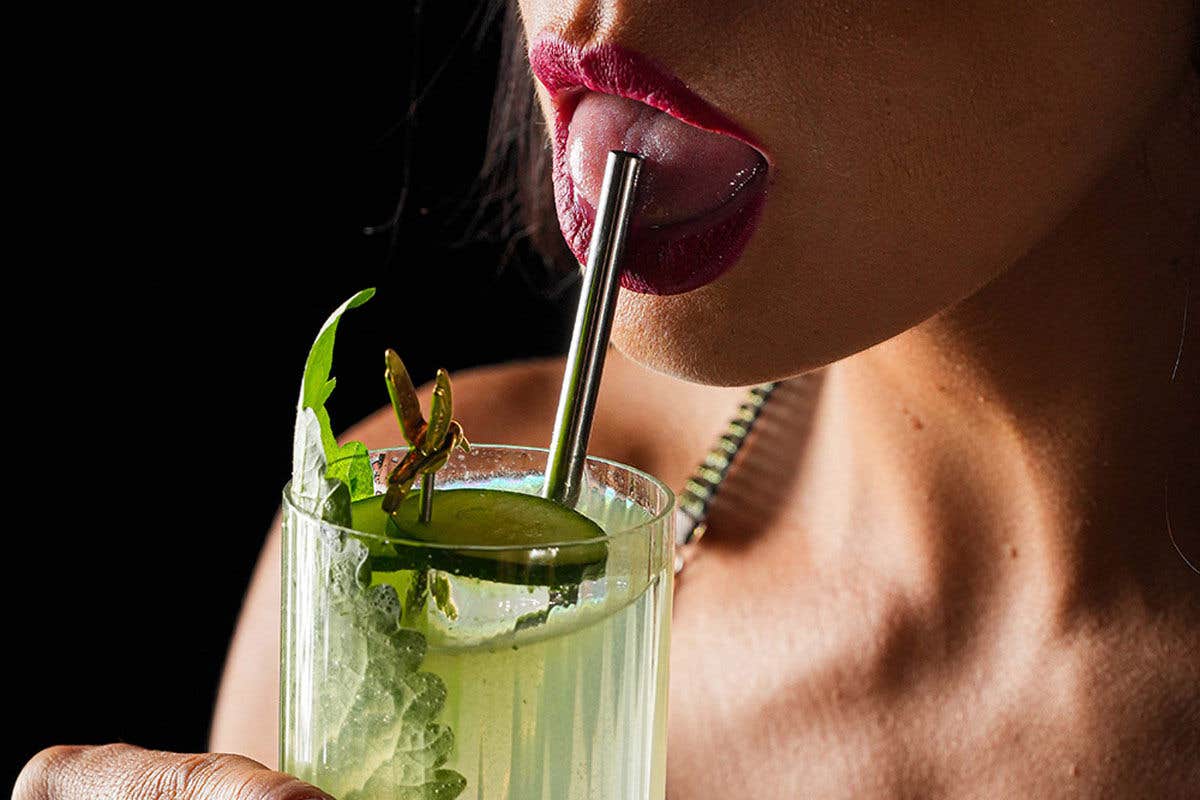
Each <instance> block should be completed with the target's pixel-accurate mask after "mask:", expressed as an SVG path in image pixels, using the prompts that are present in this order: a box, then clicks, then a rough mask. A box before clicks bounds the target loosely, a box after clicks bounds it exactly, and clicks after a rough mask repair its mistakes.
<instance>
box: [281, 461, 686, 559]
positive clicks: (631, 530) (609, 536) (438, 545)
mask: <svg viewBox="0 0 1200 800" xmlns="http://www.w3.org/2000/svg"><path fill="white" fill-rule="evenodd" d="M408 449H409V448H408V446H406V445H397V446H395V447H377V448H375V449H373V450H368V451H367V455H368V456H373V455H375V454H377V453H394V452H406V451H408ZM476 450H512V451H518V452H526V453H545V454H547V455H549V453H550V450H549V448H546V447H526V446H525V445H519V444H475V443H472V444H471V452H472V453H473V452H475V451H476ZM586 460H587V461H588V462H591V463H595V464H607V465H608V466H611V467H617V468H618V469H622V470H625V471H626V472H628V473H630V474H632V475H634V476H635V477H638V478H641V479H642V480H645V481H648V482H649V483H650V484H651V485H652V486H654V487H656V488H657V489H658V491H659V492H661V493H662V495H663V498H664V499H665V500H666V502H665V503H664V504H663V508H662V510H661V511H658V512H656V513H654V514H653V516H651V517H650V518H649V519H647V520H644V521H642V522H639V523H637V524H636V525H630V526H628V527H626V528H622V529H620V530H617V531H614V532H612V533H605V534H604V535H603V536H592V537H589V538H587V539H571V540H567V541H561V542H540V543H538V544H536V545H507V544H448V543H445V542H427V541H422V540H420V539H407V538H403V537H392V536H380V535H378V534H375V533H368V532H367V531H360V530H356V529H355V528H348V527H346V526H344V525H336V524H334V523H332V522H326V521H325V520H323V519H321V518H320V517H318V516H317V515H316V514H313V513H311V512H309V511H305V510H304V509H303V508H301V507H300V506H299V505H298V504H297V503H296V502H295V501H294V500H293V499H292V492H291V488H292V480H291V478H288V481H287V483H285V484H284V486H283V504H284V507H285V509H291V510H293V511H295V512H296V513H297V514H299V515H301V516H302V517H304V518H305V519H307V520H308V521H310V522H315V523H317V524H319V525H323V526H325V527H327V528H331V529H333V530H336V531H340V532H342V533H347V534H350V535H351V536H356V537H358V538H360V539H370V540H373V541H377V542H383V543H385V544H400V545H404V546H406V547H420V548H424V549H427V550H446V551H451V552H459V553H461V552H463V551H466V552H477V553H478V552H491V553H508V552H521V551H526V552H528V551H536V550H549V549H556V550H562V549H566V548H572V547H588V546H594V545H596V544H598V543H602V542H610V541H612V540H613V539H616V538H624V537H625V536H630V535H633V534H635V533H637V532H638V531H640V530H643V529H650V528H653V527H654V526H656V525H657V524H659V523H660V522H662V521H663V519H664V518H666V517H667V516H668V515H670V514H672V513H673V512H674V510H675V492H674V491H672V490H671V487H669V486H667V485H666V484H665V483H664V482H662V481H661V480H659V479H658V478H656V477H654V476H653V475H651V474H650V473H649V472H646V471H645V470H640V469H638V468H637V467H631V466H629V465H628V464H623V463H621V462H620V461H615V460H613V459H611V458H601V457H600V456H591V455H589V456H587V459H586ZM376 496H378V495H376ZM535 496H536V497H540V496H541V495H535Z"/></svg>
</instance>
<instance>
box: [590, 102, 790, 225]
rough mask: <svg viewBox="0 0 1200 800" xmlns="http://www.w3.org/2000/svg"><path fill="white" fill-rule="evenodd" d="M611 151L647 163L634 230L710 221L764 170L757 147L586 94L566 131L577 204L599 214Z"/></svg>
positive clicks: (648, 109)
mask: <svg viewBox="0 0 1200 800" xmlns="http://www.w3.org/2000/svg"><path fill="white" fill-rule="evenodd" d="M609 150H627V151H629V152H633V153H638V154H640V155H642V156H644V157H645V159H646V162H645V165H644V168H643V170H642V176H641V178H640V179H639V181H638V191H637V201H636V204H635V206H634V208H635V217H634V226H635V227H654V228H661V227H664V226H667V225H671V224H675V223H680V222H685V221H691V220H697V219H699V218H701V217H704V216H706V215H708V214H712V213H713V212H715V211H717V210H718V209H720V208H721V207H722V206H724V205H725V204H726V203H729V202H734V201H736V199H737V196H738V194H739V193H740V192H741V191H743V190H744V189H745V188H746V187H747V186H748V185H751V184H752V183H753V182H754V178H755V176H756V175H757V174H758V173H760V172H765V171H766V166H767V165H766V162H765V161H763V158H762V156H760V155H759V154H758V152H757V151H756V150H755V149H754V148H752V147H750V146H749V145H746V144H743V143H742V142H739V141H738V140H736V139H733V138H731V137H729V136H723V135H721V134H718V133H712V132H710V131H705V130H701V129H700V128H697V127H694V126H692V125H687V124H685V123H683V122H680V121H679V120H677V119H675V118H674V117H672V116H670V115H669V114H665V113H663V112H662V111H658V110H657V109H654V108H651V107H650V106H648V105H646V104H645V103H639V102H637V101H636V100H630V99H628V98H625V97H618V96H616V95H611V94H597V93H595V92H588V93H587V94H585V95H584V96H583V99H582V100H580V101H579V104H578V105H577V106H576V107H575V113H574V114H572V116H571V122H570V124H569V125H568V135H567V165H568V172H569V174H570V176H571V183H572V191H573V192H574V194H575V197H574V198H573V200H574V202H577V203H578V202H583V203H586V204H587V205H588V206H590V207H591V208H595V207H596V204H597V202H599V198H600V186H601V184H602V183H603V181H604V166H605V162H606V161H607V159H608V151H609Z"/></svg>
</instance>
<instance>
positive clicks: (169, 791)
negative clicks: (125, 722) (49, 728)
mask: <svg viewBox="0 0 1200 800" xmlns="http://www.w3.org/2000/svg"><path fill="white" fill-rule="evenodd" d="M12 797H13V800H96V798H105V800H150V798H153V799H154V800H159V799H160V798H162V799H163V800H166V798H170V800H333V798H331V797H330V796H329V795H327V794H325V793H324V792H322V791H321V790H319V789H317V788H316V787H314V786H310V785H309V784H307V783H303V782H301V781H298V780H296V779H295V778H293V777H291V776H290V775H284V774H283V773H282V772H274V771H273V770H269V769H267V768H266V767H264V766H263V765H262V764H260V763H258V762H257V761H254V760H252V759H249V758H245V757H243V756H234V755H226V754H223V753H201V754H190V755H184V754H180V753H164V752H162V751H160V750H143V749H142V748H140V747H133V746H131V745H127V744H110V745H104V746H103V747H51V748H48V749H46V750H43V751H42V752H40V753H38V754H37V755H36V756H34V757H33V758H32V759H30V761H29V763H28V764H26V765H25V769H23V770H21V774H20V776H18V777H17V784H16V786H15V787H14V788H13V794H12Z"/></svg>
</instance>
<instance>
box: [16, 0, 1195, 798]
mask: <svg viewBox="0 0 1200 800" xmlns="http://www.w3.org/2000/svg"><path fill="white" fill-rule="evenodd" d="M521 9H522V12H523V16H524V21H525V25H526V31H527V34H528V35H529V36H530V37H532V36H535V35H537V34H538V33H539V32H542V31H543V30H552V31H554V32H556V33H558V34H560V35H562V36H563V37H565V38H567V39H568V40H569V41H572V42H575V43H577V44H581V45H582V44H586V43H588V42H591V41H613V42H616V43H619V44H621V45H623V46H626V47H629V48H632V49H635V50H640V51H642V52H643V53H646V54H647V55H650V56H651V57H653V58H655V59H657V60H659V61H660V62H661V63H663V64H665V65H666V66H668V67H669V68H670V69H671V70H672V71H673V72H675V73H676V74H677V75H679V76H680V77H681V78H682V79H684V80H685V81H686V82H687V83H688V84H689V85H690V86H692V88H693V89H694V90H695V91H697V93H698V94H700V95H701V96H703V97H705V98H706V99H708V100H709V101H710V102H712V103H713V104H714V105H716V106H717V107H718V108H720V109H722V110H723V111H725V112H726V113H727V114H729V115H730V116H731V117H733V118H734V119H735V120H737V121H738V122H739V123H741V124H742V125H744V126H745V127H746V128H747V129H749V130H750V131H752V132H753V133H754V134H755V136H756V137H757V138H758V139H759V140H760V141H761V142H762V143H763V146H764V149H765V150H766V151H767V156H768V157H769V159H770V162H771V166H772V185H771V187H770V190H769V194H768V200H767V204H766V207H765V208H764V211H763V215H762V220H761V223H760V226H759V229H758V231H757V232H756V234H755V236H754V238H753V239H752V241H751V244H750V246H749V247H748V249H747V251H746V253H745V254H744V256H743V258H742V259H741V261H740V262H739V263H738V264H737V265H736V266H735V267H734V268H733V269H732V270H730V271H729V272H727V273H726V274H725V275H723V276H722V278H721V279H720V280H718V281H717V282H715V283H714V284H711V285H710V286H707V287H704V288H702V289H700V290H697V291H695V292H692V293H689V294H686V295H681V296H676V297H649V296H635V295H630V294H629V293H623V295H622V299H621V305H620V310H619V315H618V320H617V326H616V330H615V332H614V341H615V343H616V345H617V347H618V348H619V349H620V351H621V353H623V354H624V355H622V354H621V353H617V352H614V353H613V354H612V355H611V356H610V363H609V367H608V369H607V370H606V374H605V382H604V386H603V388H602V390H601V404H600V407H599V409H598V412H597V423H596V429H595V432H594V437H593V446H592V448H591V449H592V451H593V452H596V453H598V454H600V455H605V456H609V457H613V458H617V459H619V460H622V461H626V462H629V463H632V464H634V465H636V466H640V467H642V468H645V469H648V470H650V471H652V472H654V473H655V474H657V475H659V476H660V477H662V478H663V479H664V480H666V481H667V482H668V483H670V484H672V485H674V486H680V485H682V483H683V481H684V479H685V478H686V476H687V474H688V473H689V472H690V470H691V469H692V467H693V465H694V464H695V462H696V461H697V460H698V459H699V458H700V457H701V455H702V454H703V452H704V451H705V450H706V449H707V447H708V446H709V444H710V442H711V440H712V439H713V437H715V435H716V434H717V433H718V432H719V431H720V429H721V427H722V425H723V423H724V421H725V419H726V418H727V417H728V416H729V415H730V413H731V412H732V409H733V407H734V405H735V404H736V401H737V398H738V396H739V394H740V393H739V391H737V390H733V389H726V388H716V387H715V386H705V385H702V384H714V385H739V384H746V383H750V382H754V381H759V380H764V379H768V378H792V379H791V380H788V381H787V382H786V383H784V384H783V386H782V388H781V389H780V390H779V392H778V394H777V397H776V398H775V399H773V400H772V401H771V404H770V406H769V407H768V410H767V412H766V415H765V416H764V418H763V420H762V423H761V424H760V427H759V429H758V430H757V431H756V433H755V436H754V438H753V439H752V440H751V442H750V443H749V445H748V449H747V450H746V451H745V454H744V456H743V459H742V460H741V461H740V462H739V464H738V465H737V466H735V468H734V471H733V472H732V473H731V475H730V477H729V479H728V480H727V485H726V486H724V487H723V489H722V493H721V495H720V498H719V500H718V502H717V503H716V505H715V506H714V508H713V511H712V517H711V520H710V526H709V532H708V534H707V536H706V537H705V539H704V541H703V543H702V544H701V545H700V546H698V547H696V548H694V549H693V550H692V551H691V552H689V553H688V554H687V562H688V563H687V567H686V569H685V572H684V574H683V575H682V577H681V580H680V581H679V583H678V585H677V588H676V596H675V609H674V617H673V623H672V625H673V627H672V653H671V676H672V680H671V696H670V721H669V726H670V747H669V751H668V790H667V793H668V797H670V798H680V799H681V800H682V798H688V799H689V800H705V799H706V798H725V797H740V796H747V795H751V796H754V797H756V798H781V799H782V798H795V797H821V798H840V797H847V798H850V797H853V798H876V797H878V798H895V797H902V798H908V797H913V798H916V797H920V798H976V797H979V798H984V797H989V798H990V797H1038V798H1058V797H1064V798H1066V797H1104V798H1135V797H1136V798H1142V797H1162V798H1184V797H1191V796H1194V792H1195V787H1196V786H1197V785H1200V756H1198V755H1197V754H1200V733H1198V732H1200V688H1198V687H1200V659H1197V658H1196V653H1197V652H1200V576H1198V575H1197V574H1196V573H1194V572H1192V571H1191V570H1190V569H1189V567H1188V566H1187V565H1186V564H1185V562H1184V561H1183V559H1182V558H1180V556H1179V554H1178V553H1177V552H1176V551H1175V548H1174V547H1173V546H1172V544H1171V536H1172V535H1173V536H1174V537H1175V540H1176V541H1178V542H1179V544H1180V546H1181V548H1182V549H1183V550H1184V551H1185V552H1186V553H1188V554H1189V555H1190V557H1191V558H1192V560H1193V561H1194V562H1196V561H1200V537H1198V536H1197V523H1198V522H1200V520H1197V518H1196V516H1195V512H1194V511H1193V509H1191V508H1190V506H1189V505H1188V504H1187V503H1185V502H1184V498H1186V497H1188V496H1191V497H1193V498H1194V497H1195V496H1197V494H1198V493H1200V467H1198V465H1197V463H1196V460H1197V454H1196V452H1195V445H1194V443H1195V442H1196V441H1200V436H1197V434H1198V433H1200V424H1198V417H1200V409H1198V408H1197V406H1198V401H1197V397H1198V396H1200V393H1198V392H1197V387H1198V385H1200V336H1197V334H1196V326H1195V325H1194V324H1192V325H1190V327H1185V326H1184V319H1185V310H1186V311H1187V316H1188V318H1190V319H1191V320H1192V321H1193V322H1194V321H1195V320H1196V319H1197V315H1200V307H1197V306H1198V304H1197V301H1196V297H1197V295H1200V291H1198V290H1197V288H1196V286H1195V283H1196V281H1195V279H1196V277H1197V274H1196V273H1197V243H1198V242H1200V193H1197V192H1196V191H1195V187H1196V186H1200V144H1198V142H1200V135H1198V133H1197V131H1198V128H1200V85H1198V82H1197V79H1196V77H1195V75H1194V74H1193V73H1192V72H1191V71H1190V68H1189V66H1188V63H1187V61H1188V53H1189V48H1190V47H1191V46H1192V42H1193V37H1194V36H1195V22H1196V20H1195V17H1196V12H1195V6H1194V4H1193V3H1191V2H1176V1H1169V2H1158V3H1145V2H1135V1H1134V0H1120V1H1119V2H1115V3H1108V4H1103V5H1102V6H1097V5H1096V4H1094V3H1082V2H1065V1H1064V0H1050V1H1049V2H1037V3H1033V2H1028V3H1017V4H1013V3H1011V2H1007V3H1002V2H999V1H998V0H997V1H996V2H992V1H991V0H981V1H980V2H974V3H970V4H967V5H966V6H963V5H962V4H954V5H948V4H941V3H938V4H935V3H929V2H925V3H917V4H915V5H914V4H912V3H909V4H884V3H880V4H873V3H867V2H854V3H850V4H838V5H836V6H835V5H834V4H830V3H824V2H816V3H803V4H796V3H791V2H784V0H773V1H772V2H766V3H760V4H756V5H755V9H756V11H755V13H747V12H746V11H745V10H744V9H743V8H742V7H741V6H740V5H739V4H734V3H723V2H718V1H717V0H686V1H685V0H656V2H653V3H650V2H648V1H647V0H641V1H639V2H594V1H593V0H577V2H563V1H562V0H559V1H558V2H554V1H553V0H527V1H526V2H522V3H521ZM542 100H543V104H545V101H546V98H545V96H544V95H543V96H542ZM543 107H544V110H545V111H546V112H547V113H549V109H548V107H545V105H544V106H543ZM1189 303H1190V305H1191V308H1190V309H1185V306H1187V305H1188V304H1189ZM814 369H815V370H816V371H815V372H812V373H811V374H810V375H809V376H807V377H803V378H793V376H796V375H799V374H800V373H802V372H805V371H807V370H814ZM560 374H561V363H558V362H553V361H551V362H527V363H521V364H512V365H507V366H502V367H495V368H489V369H485V370H478V371H473V372H469V373H464V374H461V375H458V376H456V377H455V390H456V391H455V397H456V399H455V406H456V412H458V413H459V415H460V418H461V420H462V422H463V424H464V426H465V428H466V431H467V433H468V435H469V436H470V437H471V438H472V439H473V440H474V441H495V442H514V443H525V444H527V443H530V442H543V441H546V440H547V438H548V436H549V431H550V421H551V419H552V416H553V405H554V402H555V398H556V396H557V381H558V378H559V375H560ZM496 397H503V398H504V399H505V402H504V403H496V402H495V398H496ZM347 437H348V438H360V439H362V440H363V441H365V442H366V443H367V444H368V446H382V445H386V444H393V443H395V442H396V440H397V439H398V433H397V431H396V430H395V423H394V421H393V420H392V419H391V418H390V411H389V410H381V411H380V412H379V413H377V414H375V415H373V416H372V417H371V418H369V419H367V420H364V421H363V422H362V423H360V425H358V426H356V427H355V428H354V429H352V430H351V431H348V432H347ZM1189 446H1190V449H1189ZM1168 520H1169V521H1170V526H1171V528H1170V532H1168V529H1167V525H1168ZM277 563H278V535H277V530H276V531H274V532H273V533H272V535H271V536H270V537H269V539H268V544H267V547H266V549H265V550H264V554H263V558H262V561H261V563H260V565H259V568H258V570H257V572H256V576H255V579H254V583H253V585H252V586H251V588H250V592H249V594H248V596H247V601H246V605H245V608H244V611H243V616H242V620H241V623H240V625H239V629H238V632H237V635H236V637H235V640H234V642H233V645H232V648H231V651H230V658H229V662H228V666H227V672H226V676H225V680H224V684H223V686H222V690H221V697H220V700H219V702H218V706H217V711H216V716H215V718H214V725H213V740H212V745H213V748H214V749H217V750H228V751H234V752H241V753H245V754H247V755H250V756H252V757H254V758H256V759H258V760H259V761H261V762H263V763H265V764H271V763H273V760H274V752H275V738H274V737H275V735H276V732H275V713H276V706H275V702H276V700H275V699H276V697H277V686H276V677H275V676H276V672H275V669H274V665H275V663H276V659H277V652H278V651H277V642H278V639H277V635H278V634H277V623H278V612H277V609H278V597H279V586H278V570H277V568H276V565H277ZM89 757H94V758H97V759H101V756H89ZM39 758H41V759H42V760H41V761H40V762H39V761H38V760H36V759H35V762H34V763H33V764H31V768H30V770H27V772H30V775H31V776H30V777H28V778H26V777H25V776H23V778H22V780H23V781H27V782H26V783H24V784H20V785H19V786H18V792H17V793H16V794H15V795H14V797H19V798H22V800H24V798H33V797H36V798H42V797H64V798H66V797H74V796H77V795H72V794H69V793H61V794H55V793H53V792H50V793H48V794H47V793H46V792H45V791H43V792H42V793H40V794H39V793H37V792H36V791H33V790H29V791H28V792H27V793H24V794H22V793H21V792H22V791H24V790H22V788H21V787H22V786H46V785H54V784H53V781H54V780H56V779H57V778H56V776H58V775H61V774H62V773H61V772H56V771H55V770H56V768H55V767H54V763H55V762H54V760H53V759H48V758H42V757H39ZM164 758H167V756H164ZM176 758H186V757H176ZM47 762H50V763H49V765H47ZM95 763H99V764H102V765H103V769H101V770H100V771H101V772H103V771H104V770H107V772H106V773H105V774H112V775H114V776H115V777H114V780H120V779H123V776H125V775H126V774H127V773H125V772H122V771H121V769H120V767H119V765H117V762H105V761H103V760H101V761H98V762H95ZM47 776H49V777H47ZM111 794H112V795H113V796H122V797H124V796H129V797H132V796H135V795H118V793H117V792H116V791H115V790H114V791H112V792H111ZM192 796H195V797H204V798H206V800H207V798H209V797H212V798H217V797H224V796H225V795H220V794H211V795H210V794H195V795H192ZM247 796H248V795H247ZM254 796H255V797H257V796H258V795H254Z"/></svg>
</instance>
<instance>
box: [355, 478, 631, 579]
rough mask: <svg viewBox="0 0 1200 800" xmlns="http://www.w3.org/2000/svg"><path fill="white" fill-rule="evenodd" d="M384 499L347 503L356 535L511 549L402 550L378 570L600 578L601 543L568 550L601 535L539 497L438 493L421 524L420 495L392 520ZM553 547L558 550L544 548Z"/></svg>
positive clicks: (383, 557)
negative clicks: (428, 518)
mask: <svg viewBox="0 0 1200 800" xmlns="http://www.w3.org/2000/svg"><path fill="white" fill-rule="evenodd" d="M382 502H383V496H382V495H377V496H375V497H368V498H364V499H362V500H358V501H356V502H355V503H354V504H353V505H352V506H351V518H352V520H353V526H354V529H355V530H358V531H362V532H364V533H371V534H375V535H376V536H385V537H389V538H399V539H411V540H414V541H419V542H429V543H431V544H439V545H463V546H467V545H472V546H480V545H485V546H493V547H509V548H513V549H509V550H448V549H445V548H441V547H439V548H416V547H405V546H403V545H399V546H396V547H394V548H393V547H389V548H388V549H389V550H394V551H395V557H394V558H392V557H391V554H390V553H384V552H379V553H376V552H375V551H376V549H377V548H376V547H372V559H371V560H372V567H373V569H374V570H375V571H394V570H397V569H414V568H419V567H421V566H427V567H432V568H434V569H440V570H445V571H447V572H452V573H454V574H456V575H466V576H470V577H478V578H483V579H485V580H493V581H500V582H503V583H517V584H526V585H538V586H551V585H561V584H569V583H579V582H580V581H581V580H583V579H585V578H592V577H597V576H599V575H602V574H603V572H604V563H605V561H606V559H607V558H608V546H607V545H606V544H605V543H604V542H603V541H599V542H595V541H592V542H589V543H588V544H578V545H572V544H571V543H572V542H586V541H588V540H593V539H597V538H603V536H604V531H603V530H602V529H601V528H600V526H599V525H597V524H596V523H595V522H592V521H591V520H590V519H588V518H587V517H585V516H583V515H582V514H580V513H578V512H576V511H573V510H571V509H569V508H566V507H564V506H561V505H559V504H558V503H555V502H552V501H550V500H547V499H545V498H543V497H538V496H536V495H529V494H519V493H517V492H507V491H501V490H497V489H441V490H438V491H436V492H435V493H434V497H433V521H432V522H430V523H429V524H428V525H426V524H424V523H421V522H420V521H418V518H417V517H418V514H419V512H420V508H421V497H420V493H419V492H414V493H413V494H411V495H409V496H408V497H407V498H405V499H404V502H403V503H401V504H400V508H399V509H398V510H397V512H396V514H395V516H393V515H390V514H388V513H386V512H385V511H384V510H383V508H382V507H381V504H382ZM551 543H555V544H559V545H563V546H561V547H543V546H542V545H548V544H551Z"/></svg>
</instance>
